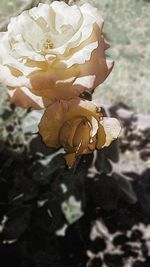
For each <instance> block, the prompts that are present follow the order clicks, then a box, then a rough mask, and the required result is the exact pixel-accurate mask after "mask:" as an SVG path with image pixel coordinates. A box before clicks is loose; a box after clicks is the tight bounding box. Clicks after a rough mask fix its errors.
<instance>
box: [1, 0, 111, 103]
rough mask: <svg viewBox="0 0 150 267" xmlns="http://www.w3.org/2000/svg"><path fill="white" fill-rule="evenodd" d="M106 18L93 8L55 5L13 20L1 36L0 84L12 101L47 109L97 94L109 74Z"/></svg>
mask: <svg viewBox="0 0 150 267" xmlns="http://www.w3.org/2000/svg"><path fill="white" fill-rule="evenodd" d="M102 28H103V19H102V17H101V15H100V13H99V11H98V10H97V8H94V7H92V6H91V5H90V4H84V5H82V6H80V7H78V6H76V5H73V6H69V5H67V4H66V3H64V2H58V1H54V2H52V3H51V4H50V5H48V4H39V5H38V7H34V8H32V9H30V10H26V11H24V12H22V14H21V15H19V16H17V17H14V18H11V20H10V23H9V25H8V30H7V32H4V33H1V34H0V51H1V55H0V82H2V83H4V84H5V85H6V86H7V87H8V88H9V90H10V91H9V94H10V96H11V98H12V103H15V104H17V105H20V106H23V107H30V106H31V107H33V108H43V107H45V106H47V105H48V104H50V103H51V102H53V101H55V100H59V99H64V100H66V99H71V98H73V97H76V96H79V95H80V94H81V93H83V92H85V91H89V92H93V90H94V89H95V88H96V86H97V85H99V84H100V83H102V82H103V81H104V80H105V79H106V77H107V76H108V74H109V73H110V71H111V69H112V67H113V62H112V61H108V60H107V59H106V56H105V50H106V49H107V48H108V47H109V46H108V44H107V43H106V42H105V41H104V39H103V37H102Z"/></svg>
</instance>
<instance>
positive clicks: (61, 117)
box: [39, 98, 101, 147]
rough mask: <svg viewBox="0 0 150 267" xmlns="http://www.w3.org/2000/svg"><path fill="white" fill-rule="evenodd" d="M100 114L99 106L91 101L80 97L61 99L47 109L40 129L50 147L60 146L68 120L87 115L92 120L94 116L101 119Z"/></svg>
mask: <svg viewBox="0 0 150 267" xmlns="http://www.w3.org/2000/svg"><path fill="white" fill-rule="evenodd" d="M100 116H101V114H100V113H99V112H98V111H97V107H96V106H95V105H94V104H93V103H92V102H90V101H87V100H81V99H80V98H75V99H71V100H70V101H63V100H61V101H57V102H55V103H54V104H52V105H50V106H49V107H48V108H47V109H46V111H45V113H44V115H43V117H42V120H41V122H40V125H39V131H40V134H41V136H42V138H43V141H44V142H45V143H46V144H47V145H48V146H49V147H60V146H61V143H60V139H59V138H60V136H59V135H60V132H61V129H62V126H63V125H64V123H66V121H70V120H76V119H77V118H78V117H82V118H84V117H85V118H86V119H87V120H88V121H89V122H91V120H92V117H94V118H95V119H97V120H99V119H100ZM75 128H76V127H75ZM61 142H62V138H61Z"/></svg>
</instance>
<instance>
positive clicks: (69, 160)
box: [64, 153, 76, 168]
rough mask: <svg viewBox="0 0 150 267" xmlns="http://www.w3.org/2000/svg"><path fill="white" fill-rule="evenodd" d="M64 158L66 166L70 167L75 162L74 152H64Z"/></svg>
mask: <svg viewBox="0 0 150 267" xmlns="http://www.w3.org/2000/svg"><path fill="white" fill-rule="evenodd" d="M64 158H65V160H66V163H67V165H68V167H69V168H71V167H73V165H74V164H75V162H76V153H72V154H66V155H65V156H64Z"/></svg>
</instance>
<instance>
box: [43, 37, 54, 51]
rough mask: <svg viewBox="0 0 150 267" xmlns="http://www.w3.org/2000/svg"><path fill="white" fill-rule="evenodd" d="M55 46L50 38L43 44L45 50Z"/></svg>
mask: <svg viewBox="0 0 150 267" xmlns="http://www.w3.org/2000/svg"><path fill="white" fill-rule="evenodd" d="M53 47H54V44H53V43H52V41H51V40H50V39H47V40H46V41H45V43H44V44H43V48H44V50H48V49H52V48H53Z"/></svg>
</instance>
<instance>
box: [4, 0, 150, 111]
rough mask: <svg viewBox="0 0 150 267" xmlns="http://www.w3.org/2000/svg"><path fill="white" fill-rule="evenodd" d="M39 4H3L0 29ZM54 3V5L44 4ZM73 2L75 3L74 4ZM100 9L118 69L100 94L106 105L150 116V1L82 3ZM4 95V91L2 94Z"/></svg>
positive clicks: (19, 1)
mask: <svg viewBox="0 0 150 267" xmlns="http://www.w3.org/2000/svg"><path fill="white" fill-rule="evenodd" d="M38 2H39V1H37V0H35V1H34V0H32V1H31V0H24V1H23V0H13V1H10V0H1V1H0V28H1V29H3V28H4V27H5V24H6V23H7V21H8V19H9V17H10V16H13V15H15V14H18V13H20V11H21V10H23V9H24V8H29V7H31V6H33V5H36V4H37V3H38ZM40 2H45V3H50V2H51V1H46V0H45V1H40ZM71 2H73V1H71ZM83 2H89V3H91V4H93V5H95V6H96V7H98V8H99V9H100V11H101V13H102V15H103V17H104V19H105V24H104V35H105V37H106V39H107V40H108V41H109V42H110V44H111V48H110V49H109V51H108V52H107V53H108V55H109V56H110V57H111V58H113V59H114V60H115V67H114V69H113V71H112V73H111V75H110V76H109V77H108V79H107V80H106V81H105V82H104V84H103V85H101V86H100V90H97V91H96V94H95V98H96V99H97V98H100V103H102V104H104V103H105V104H109V105H110V104H111V105H112V104H116V103H118V102H123V103H125V104H127V105H128V106H129V107H131V108H132V109H133V110H135V111H137V112H142V113H144V114H147V113H149V112H150V88H149V87H150V75H149V66H150V45H149V43H150V15H149V14H150V1H149V0H126V1H124V0H91V1H86V0H81V1H76V3H83ZM0 93H1V94H2V90H1V91H0Z"/></svg>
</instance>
